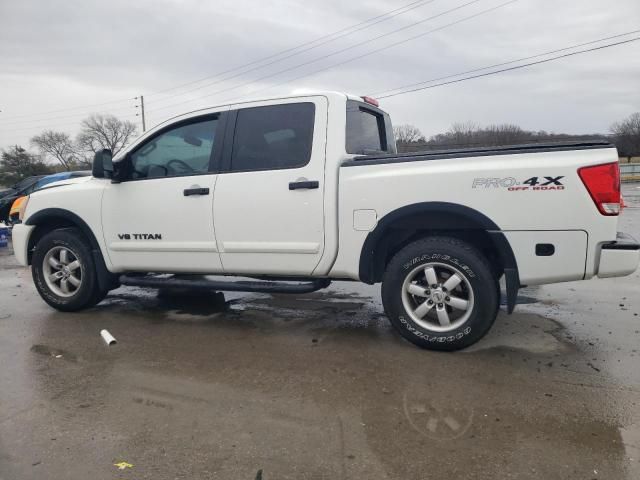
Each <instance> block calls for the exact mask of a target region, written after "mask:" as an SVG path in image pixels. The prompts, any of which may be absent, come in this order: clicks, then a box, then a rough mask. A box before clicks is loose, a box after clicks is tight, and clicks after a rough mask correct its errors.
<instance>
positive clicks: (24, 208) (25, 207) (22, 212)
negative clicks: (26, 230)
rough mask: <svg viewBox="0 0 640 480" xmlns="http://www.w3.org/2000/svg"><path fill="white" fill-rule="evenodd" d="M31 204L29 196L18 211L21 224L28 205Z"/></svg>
mask: <svg viewBox="0 0 640 480" xmlns="http://www.w3.org/2000/svg"><path fill="white" fill-rule="evenodd" d="M28 203H29V195H27V196H26V197H24V200H23V201H22V203H21V204H20V209H19V210H18V220H20V221H21V222H22V221H23V220H24V212H25V211H26V210H27V204H28Z"/></svg>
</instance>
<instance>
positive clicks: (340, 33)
mask: <svg viewBox="0 0 640 480" xmlns="http://www.w3.org/2000/svg"><path fill="white" fill-rule="evenodd" d="M434 1H436V0H417V1H413V2H411V3H408V4H406V5H403V6H401V7H398V8H396V9H393V10H390V11H387V12H385V13H382V14H380V15H376V16H374V17H371V18H368V19H367V20H364V21H362V22H359V23H356V24H353V25H350V26H348V27H345V28H343V29H341V30H337V31H335V32H332V33H329V34H327V35H323V36H321V37H318V38H316V39H315V40H311V41H308V42H304V43H302V44H299V45H295V46H293V47H290V48H287V49H284V50H281V51H279V52H277V53H275V54H272V55H269V56H267V57H263V58H261V59H258V60H254V61H252V62H249V63H246V64H243V65H240V66H238V67H234V68H232V69H229V70H225V71H223V72H219V73H217V74H215V75H210V76H207V77H204V78H201V79H198V80H194V81H191V82H187V83H184V84H181V85H176V86H173V87H170V88H167V89H164V90H159V91H157V92H153V93H151V94H148V95H160V94H162V93H164V92H168V91H171V90H176V89H179V88H182V87H185V86H189V85H193V84H196V83H199V82H201V81H204V80H208V79H210V78H215V77H218V76H221V75H225V74H227V73H231V72H234V71H237V70H241V69H243V68H246V67H249V66H252V65H255V64H257V63H261V62H264V61H267V60H270V59H273V58H275V57H278V56H280V55H283V54H286V53H289V52H292V51H294V50H297V49H300V48H303V47H307V46H309V45H313V44H314V43H317V42H321V41H322V42H321V43H319V44H317V45H315V46H312V47H310V48H307V49H305V50H302V51H300V52H297V53H294V54H292V55H289V56H287V57H285V58H281V59H279V60H277V61H274V62H271V63H269V64H267V65H261V66H259V67H256V69H257V68H263V67H265V66H268V65H271V64H273V63H276V62H278V61H282V60H285V59H286V58H290V57H292V56H295V55H298V54H300V53H303V52H304V51H308V50H311V49H313V48H316V47H319V46H321V45H324V44H326V43H329V42H332V41H335V40H337V39H338V38H342V37H344V36H347V35H351V34H352V33H356V32H358V31H360V30H364V29H366V28H369V27H372V26H374V25H377V24H378V23H381V22H383V21H386V20H389V19H391V18H394V17H396V16H398V15H401V14H404V13H406V12H408V11H411V10H414V9H416V8H419V7H421V6H423V5H426V4H429V3H433V2H434ZM354 29H355V30H354ZM350 30H352V31H350ZM336 35H337V36H336ZM331 37H334V38H331ZM252 70H254V69H252ZM252 70H249V71H252ZM244 73H248V71H245V72H241V73H240V75H242V74H244ZM229 78H233V77H229ZM229 78H227V79H224V80H228V79H229ZM205 86H206V85H205ZM198 88H203V87H198ZM198 88H196V89H194V90H197V89H198ZM186 93H189V91H185V92H181V93H177V94H174V95H171V96H169V97H165V98H164V99H162V100H166V99H167V98H171V97H173V96H177V95H184V94H186ZM135 99H137V97H132V98H126V99H121V100H112V101H108V102H102V103H94V104H88V105H79V106H76V107H68V108H61V109H56V110H48V111H45V112H38V113H25V114H19V115H14V116H12V117H10V118H9V119H3V120H7V121H11V124H14V123H15V122H13V120H14V119H19V118H31V117H35V116H40V115H48V114H51V113H61V112H67V111H74V110H81V109H88V108H94V107H101V106H104V105H112V104H116V103H123V102H126V101H131V100H135ZM85 114H86V112H83V113H78V114H76V116H80V115H85ZM72 117H73V116H71V115H68V116H64V117H60V116H56V117H51V118H46V119H42V120H56V119H62V118H72ZM38 120H40V119H33V121H38ZM22 123H26V122H22Z"/></svg>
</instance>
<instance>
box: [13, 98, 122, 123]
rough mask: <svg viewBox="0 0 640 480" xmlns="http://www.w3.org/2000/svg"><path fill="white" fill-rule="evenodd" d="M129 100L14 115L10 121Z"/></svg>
mask: <svg viewBox="0 0 640 480" xmlns="http://www.w3.org/2000/svg"><path fill="white" fill-rule="evenodd" d="M131 100H134V98H133V97H130V98H123V99H121V100H112V101H109V102H102V103H94V104H89V105H81V106H77V107H69V108H60V109H58V110H49V111H46V112H39V113H23V114H20V115H15V116H13V117H11V119H14V118H23V117H32V116H36V115H47V114H49V113H59V112H68V111H71V110H80V109H86V108H93V107H101V106H103V105H111V104H114V103H124V102H130V101H131Z"/></svg>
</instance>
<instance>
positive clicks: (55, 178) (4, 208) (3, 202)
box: [0, 171, 91, 223]
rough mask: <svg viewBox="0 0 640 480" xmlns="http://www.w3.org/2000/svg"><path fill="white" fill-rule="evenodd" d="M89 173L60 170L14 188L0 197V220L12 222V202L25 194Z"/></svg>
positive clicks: (88, 172)
mask: <svg viewBox="0 0 640 480" xmlns="http://www.w3.org/2000/svg"><path fill="white" fill-rule="evenodd" d="M89 175H91V172H90V171H76V172H60V173H54V174H52V175H47V176H45V177H42V178H40V179H39V180H38V181H36V182H34V183H31V184H28V186H25V187H23V188H21V189H18V190H15V191H14V192H12V193H10V194H9V195H6V196H4V197H2V198H0V221H4V222H7V223H14V220H15V219H13V218H12V216H11V210H12V208H11V206H12V205H13V203H14V202H15V201H16V200H17V199H19V198H21V197H24V196H26V195H30V194H32V193H33V192H35V191H36V190H40V189H41V188H43V187H45V186H46V185H48V184H50V183H53V182H59V181H60V180H68V179H70V178H76V177H86V176H89Z"/></svg>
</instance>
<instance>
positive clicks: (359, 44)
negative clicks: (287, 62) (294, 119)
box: [149, 0, 519, 112]
mask: <svg viewBox="0 0 640 480" xmlns="http://www.w3.org/2000/svg"><path fill="white" fill-rule="evenodd" d="M480 1H482V0H471V1H469V2H467V3H464V4H462V5H459V6H457V7H454V8H451V9H449V10H445V11H444V12H441V13H438V14H436V15H432V16H430V17H427V18H425V19H422V20H420V21H418V22H414V23H412V24H409V25H405V26H404V27H401V28H398V29H395V30H392V31H390V32H387V33H384V34H382V35H378V36H377V37H373V38H370V39H368V40H365V41H362V42H359V43H356V44H354V45H351V46H349V47H345V48H342V49H340V50H336V51H334V52H332V53H329V54H326V55H322V56H320V57H318V58H316V59H314V60H310V61H307V62H304V63H300V64H297V65H294V66H292V67H289V68H285V69H283V70H279V71H277V72H275V73H271V74H269V75H264V76H262V77H259V78H256V79H253V80H251V81H249V82H245V83H242V84H240V85H235V86H231V87H228V88H224V89H222V90H217V91H215V92H212V93H209V94H207V95H203V96H200V97H198V98H194V99H191V100H185V101H183V102H179V103H173V104H170V105H164V106H161V107H159V108H155V109H153V110H149V111H150V112H155V111H158V110H163V109H165V108H171V107H175V106H178V105H182V104H183V103H186V102H193V101H195V100H200V99H202V98H207V97H211V96H213V95H218V94H220V93H223V92H227V91H230V90H235V89H237V88H241V87H244V86H246V85H251V84H252V83H255V82H259V81H261V80H266V79H267V78H271V77H274V76H276V75H280V74H282V73H286V72H290V71H292V70H296V69H298V68H300V67H303V66H306V65H309V64H312V63H316V62H319V61H320V60H324V59H326V58H329V57H333V56H335V55H338V54H340V53H344V52H346V51H348V50H352V49H354V48H357V47H360V46H362V45H365V44H368V43H371V42H373V41H376V40H379V39H381V38H384V37H387V36H389V35H393V34H395V33H398V32H400V31H403V30H406V29H408V28H412V27H414V26H416V25H419V24H421V23H425V22H427V21H429V20H433V19H435V18H438V17H441V16H443V15H446V14H448V13H451V12H454V11H456V10H460V9H462V8H465V7H467V6H469V5H471V4H474V3H478V2H480ZM517 1H519V0H509V1H508V2H506V3H503V4H501V5H498V6H497V7H492V8H490V9H488V10H484V11H482V12H480V13H477V14H474V15H471V16H469V17H465V18H463V19H461V20H458V21H456V22H452V23H449V24H447V25H444V26H442V27H439V28H436V29H433V30H430V31H427V32H425V33H422V34H419V35H415V36H413V37H411V38H409V39H406V40H402V41H399V42H396V43H394V44H391V45H389V46H387V47H383V48H380V49H377V50H374V51H372V52H370V53H367V54H364V55H361V56H356V57H353V58H352V59H350V60H353V59H357V58H361V57H362V56H367V55H371V54H372V53H375V52H378V51H381V50H385V49H387V48H391V47H393V46H396V45H399V44H402V43H406V42H408V41H411V40H414V39H416V38H419V37H423V36H425V35H428V34H429V33H432V32H434V31H438V30H442V29H444V28H447V27H449V26H452V25H455V24H457V23H461V22H463V21H465V20H469V19H471V18H474V17H477V16H479V15H482V14H484V13H488V12H490V11H493V10H496V9H497V8H500V7H503V6H505V5H508V4H510V3H514V2H517ZM343 63H346V62H340V63H337V64H335V65H332V66H330V67H326V68H324V69H321V70H318V71H316V72H313V73H317V72H320V71H324V70H327V69H328V68H332V67H333V66H337V65H342V64H343ZM313 73H311V74H313ZM311 74H306V75H303V76H301V77H296V78H295V79H292V80H288V81H286V82H283V83H288V82H290V81H293V80H297V79H298V78H303V77H306V76H309V75H311ZM278 85H281V83H278V84H275V85H271V86H269V87H267V88H272V87H275V86H278ZM258 91H260V90H258Z"/></svg>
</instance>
